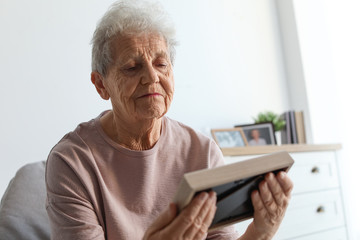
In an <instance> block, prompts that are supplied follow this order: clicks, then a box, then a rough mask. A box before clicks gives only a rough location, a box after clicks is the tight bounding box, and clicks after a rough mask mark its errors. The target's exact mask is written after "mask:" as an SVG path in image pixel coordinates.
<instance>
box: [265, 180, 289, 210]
mask: <svg viewBox="0 0 360 240" xmlns="http://www.w3.org/2000/svg"><path fill="white" fill-rule="evenodd" d="M265 180H266V182H267V185H268V187H269V189H270V192H271V194H272V196H273V198H274V200H275V202H276V204H277V205H278V206H283V204H284V201H285V200H286V199H287V197H286V196H285V193H284V191H283V189H282V187H281V185H280V183H279V182H278V180H277V178H276V177H275V175H274V174H273V173H269V174H267V175H266V176H265Z"/></svg>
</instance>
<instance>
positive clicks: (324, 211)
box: [276, 190, 345, 239]
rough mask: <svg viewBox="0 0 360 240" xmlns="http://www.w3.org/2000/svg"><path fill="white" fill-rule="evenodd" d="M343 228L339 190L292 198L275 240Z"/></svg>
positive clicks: (343, 221)
mask: <svg viewBox="0 0 360 240" xmlns="http://www.w3.org/2000/svg"><path fill="white" fill-rule="evenodd" d="M343 226H345V220H344V213H343V209H342V200H341V196H340V192H339V190H330V191H324V192H317V193H309V194H301V195H295V196H293V197H292V199H291V202H290V205H289V207H288V210H287V212H286V215H285V218H284V220H283V222H282V224H281V226H280V229H279V232H278V233H277V235H276V236H277V237H276V239H289V238H294V237H297V236H302V235H306V234H311V233H315V232H321V231H325V230H330V229H334V228H338V227H343Z"/></svg>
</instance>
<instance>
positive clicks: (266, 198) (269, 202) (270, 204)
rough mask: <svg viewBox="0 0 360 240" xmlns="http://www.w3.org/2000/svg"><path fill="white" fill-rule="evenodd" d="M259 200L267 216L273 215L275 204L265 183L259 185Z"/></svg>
mask: <svg viewBox="0 0 360 240" xmlns="http://www.w3.org/2000/svg"><path fill="white" fill-rule="evenodd" d="M259 190H260V198H261V200H262V202H263V204H264V206H265V208H266V210H267V212H268V213H269V214H271V215H272V214H273V213H274V212H275V211H276V209H277V207H278V206H277V204H276V202H275V200H274V198H273V196H272V193H271V191H270V189H269V186H268V184H267V182H266V181H263V182H261V183H260V184H259Z"/></svg>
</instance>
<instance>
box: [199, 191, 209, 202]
mask: <svg viewBox="0 0 360 240" xmlns="http://www.w3.org/2000/svg"><path fill="white" fill-rule="evenodd" d="M207 196H208V193H207V192H202V193H200V199H201V200H205V199H206V198H207Z"/></svg>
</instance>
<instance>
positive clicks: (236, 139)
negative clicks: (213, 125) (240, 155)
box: [211, 127, 248, 148]
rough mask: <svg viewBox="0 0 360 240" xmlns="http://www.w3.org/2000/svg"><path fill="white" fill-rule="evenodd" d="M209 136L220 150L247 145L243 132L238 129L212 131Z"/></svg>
mask: <svg viewBox="0 0 360 240" xmlns="http://www.w3.org/2000/svg"><path fill="white" fill-rule="evenodd" d="M211 135H212V137H213V138H214V140H215V142H216V143H217V145H218V146H219V147H220V148H231V147H245V146H247V145H248V143H247V140H246V137H245V134H244V131H243V130H242V129H241V128H239V127H237V128H223V129H212V130H211Z"/></svg>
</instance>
